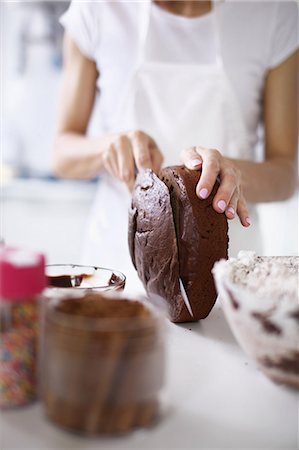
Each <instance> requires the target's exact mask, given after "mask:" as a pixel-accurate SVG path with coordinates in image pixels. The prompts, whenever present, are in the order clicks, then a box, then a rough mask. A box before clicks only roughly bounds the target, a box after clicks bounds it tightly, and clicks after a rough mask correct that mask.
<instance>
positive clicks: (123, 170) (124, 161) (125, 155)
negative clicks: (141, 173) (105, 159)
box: [117, 136, 135, 187]
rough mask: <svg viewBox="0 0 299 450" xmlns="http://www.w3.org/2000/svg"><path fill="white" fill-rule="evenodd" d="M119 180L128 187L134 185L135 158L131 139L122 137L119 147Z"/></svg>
mask: <svg viewBox="0 0 299 450" xmlns="http://www.w3.org/2000/svg"><path fill="white" fill-rule="evenodd" d="M117 166H118V178H119V179H120V180H121V181H123V182H124V183H125V184H126V185H127V186H128V187H130V186H132V184H134V180H135V174H134V157H133V151H132V146H131V142H130V139H128V138H127V137H126V136H122V137H121V138H120V139H119V140H118V146H117Z"/></svg>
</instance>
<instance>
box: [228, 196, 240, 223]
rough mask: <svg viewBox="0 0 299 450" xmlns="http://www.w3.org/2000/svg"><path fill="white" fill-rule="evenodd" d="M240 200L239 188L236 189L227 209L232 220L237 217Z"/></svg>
mask: <svg viewBox="0 0 299 450" xmlns="http://www.w3.org/2000/svg"><path fill="white" fill-rule="evenodd" d="M238 200H239V190H237V189H236V190H235V192H234V193H233V195H232V196H231V198H230V200H229V202H228V205H227V208H226V210H225V215H226V217H227V218H228V219H230V220H232V219H234V218H235V217H236V211H237V205H238Z"/></svg>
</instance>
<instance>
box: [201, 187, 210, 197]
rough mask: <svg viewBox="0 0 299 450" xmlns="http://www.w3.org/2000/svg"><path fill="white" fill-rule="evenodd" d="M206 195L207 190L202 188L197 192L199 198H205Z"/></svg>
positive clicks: (207, 193)
mask: <svg viewBox="0 0 299 450" xmlns="http://www.w3.org/2000/svg"><path fill="white" fill-rule="evenodd" d="M208 195H209V191H208V190H207V188H203V189H201V190H200V191H199V196H200V197H201V198H203V199H205V198H207V196H208Z"/></svg>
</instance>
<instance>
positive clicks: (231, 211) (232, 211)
mask: <svg viewBox="0 0 299 450" xmlns="http://www.w3.org/2000/svg"><path fill="white" fill-rule="evenodd" d="M227 212H228V213H231V215H232V216H234V215H235V210H234V208H233V207H232V206H230V207H229V208H227Z"/></svg>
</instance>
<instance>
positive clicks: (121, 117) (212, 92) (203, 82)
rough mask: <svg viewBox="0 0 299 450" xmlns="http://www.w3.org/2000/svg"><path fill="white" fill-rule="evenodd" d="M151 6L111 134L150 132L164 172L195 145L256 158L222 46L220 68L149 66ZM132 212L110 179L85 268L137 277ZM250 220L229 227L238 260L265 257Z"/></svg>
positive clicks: (144, 6)
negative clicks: (248, 254) (246, 254)
mask: <svg viewBox="0 0 299 450" xmlns="http://www.w3.org/2000/svg"><path fill="white" fill-rule="evenodd" d="M150 7H151V2H145V3H144V2H143V3H141V4H140V54H139V58H138V63H137V66H136V69H135V71H134V73H133V76H132V79H131V81H130V83H129V85H128V87H127V89H126V90H125V93H124V96H123V99H122V100H121V102H120V108H119V113H118V114H117V115H116V120H115V123H114V126H113V129H112V130H110V131H114V132H115V131H116V132H119V131H126V130H134V129H139V130H142V131H144V132H146V133H148V134H149V135H150V136H152V137H153V139H154V140H155V141H156V143H157V145H158V147H159V148H160V150H161V151H162V153H163V155H164V158H165V160H164V166H167V165H171V164H179V163H180V153H181V151H182V150H183V149H184V148H187V147H190V146H194V145H201V146H204V147H208V148H217V149H219V150H220V151H221V152H222V153H223V154H224V155H225V156H229V157H235V158H243V159H251V157H252V154H251V151H250V148H249V145H248V139H247V135H246V131H245V125H244V123H243V119H242V116H241V113H240V111H239V105H238V103H237V100H236V98H235V94H234V92H233V90H232V88H231V86H230V82H229V80H228V78H227V75H226V73H225V71H224V67H223V62H222V58H221V51H220V45H218V50H217V57H216V60H215V63H214V64H204V65H203V64H173V63H168V62H167V63H163V62H152V61H146V59H145V44H146V40H147V39H150V33H148V30H149V22H150ZM214 7H215V13H214V17H215V20H214V22H215V23H214V27H215V32H217V30H218V28H219V17H218V16H219V11H217V9H218V8H217V5H215V6H214ZM198 201H200V200H198ZM129 205H130V195H129V192H128V190H127V188H126V187H125V186H124V185H123V184H122V183H120V182H119V181H117V180H115V179H114V178H112V177H111V176H110V175H108V174H106V173H105V174H104V175H103V177H102V178H101V180H100V183H99V189H98V194H97V197H96V199H95V203H94V207H93V210H92V214H91V218H90V221H89V225H88V232H87V239H86V245H85V251H84V258H83V259H84V263H86V264H95V265H100V266H107V267H112V268H114V269H119V270H121V271H123V272H124V273H125V274H127V275H128V278H129V277H133V274H135V270H134V268H133V266H132V263H131V260H130V256H129V251H128V244H127V222H128V209H129ZM250 214H251V217H252V219H253V222H254V225H253V226H252V227H250V228H247V229H244V228H243V227H242V226H241V224H240V223H239V220H238V219H235V220H234V221H230V254H232V255H234V254H236V252H237V251H238V250H240V249H254V250H256V251H257V252H258V253H260V252H261V248H260V245H259V244H260V243H259V233H258V231H257V218H256V217H255V213H254V210H252V211H251V213H250ZM134 280H136V278H135V277H134Z"/></svg>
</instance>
